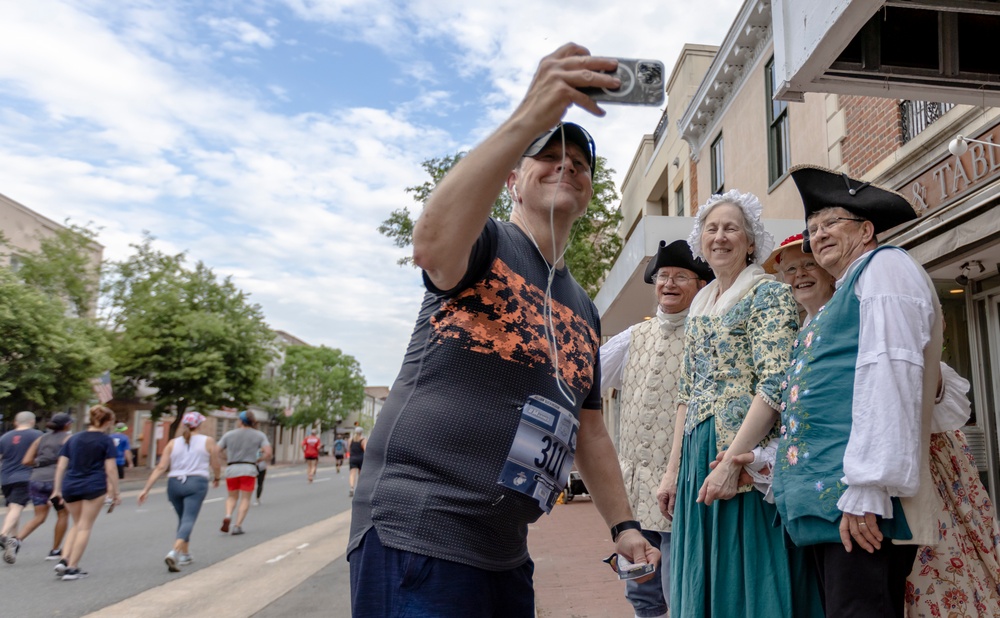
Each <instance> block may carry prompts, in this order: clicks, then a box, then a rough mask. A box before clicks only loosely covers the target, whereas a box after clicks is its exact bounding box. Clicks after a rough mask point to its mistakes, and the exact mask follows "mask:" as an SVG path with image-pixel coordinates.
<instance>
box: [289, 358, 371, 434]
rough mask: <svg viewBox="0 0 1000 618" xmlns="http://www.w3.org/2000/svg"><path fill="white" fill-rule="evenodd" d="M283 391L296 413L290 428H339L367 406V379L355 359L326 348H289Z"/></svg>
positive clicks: (292, 417) (293, 415)
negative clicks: (353, 414) (294, 426)
mask: <svg viewBox="0 0 1000 618" xmlns="http://www.w3.org/2000/svg"><path fill="white" fill-rule="evenodd" d="M279 384H280V391H281V393H282V394H283V395H285V396H286V397H287V398H288V401H289V404H290V407H291V408H292V409H293V410H294V413H293V414H292V416H291V418H290V419H289V424H292V425H313V424H315V423H317V422H318V423H320V424H321V425H322V426H323V427H331V426H335V425H336V424H337V423H339V422H340V421H341V420H343V419H344V418H346V417H347V415H348V414H349V413H351V412H352V411H354V410H357V409H359V408H360V407H361V405H362V403H363V402H364V395H365V378H364V376H363V375H362V373H361V365H360V364H359V363H358V361H357V360H355V359H354V357H353V356H350V355H348V354H344V353H343V352H341V351H340V350H337V349H334V348H328V347H326V346H320V347H311V346H301V345H296V346H289V347H288V348H286V350H285V362H284V363H283V364H282V366H281V377H280V378H279Z"/></svg>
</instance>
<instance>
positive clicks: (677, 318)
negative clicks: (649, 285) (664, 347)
mask: <svg viewBox="0 0 1000 618" xmlns="http://www.w3.org/2000/svg"><path fill="white" fill-rule="evenodd" d="M688 311H689V309H684V310H683V311H679V312H677V313H664V312H663V309H660V308H659V307H657V308H656V319H657V320H659V321H660V328H667V329H669V330H673V329H675V328H677V327H678V326H684V320H686V319H687V316H688Z"/></svg>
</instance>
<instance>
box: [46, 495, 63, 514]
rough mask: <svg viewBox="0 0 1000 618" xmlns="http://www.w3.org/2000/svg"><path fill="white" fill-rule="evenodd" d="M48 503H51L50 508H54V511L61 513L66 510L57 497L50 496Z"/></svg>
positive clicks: (60, 499)
mask: <svg viewBox="0 0 1000 618" xmlns="http://www.w3.org/2000/svg"><path fill="white" fill-rule="evenodd" d="M49 502H51V503H52V508H54V509H55V510H56V511H61V510H63V509H64V508H66V505H65V504H63V501H62V498H60V497H59V496H52V497H51V498H49Z"/></svg>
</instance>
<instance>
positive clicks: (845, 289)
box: [774, 245, 911, 546]
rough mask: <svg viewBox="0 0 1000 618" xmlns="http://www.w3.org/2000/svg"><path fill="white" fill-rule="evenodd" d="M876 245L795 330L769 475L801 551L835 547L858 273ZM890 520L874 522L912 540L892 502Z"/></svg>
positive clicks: (857, 326) (848, 421) (857, 314)
mask: <svg viewBox="0 0 1000 618" xmlns="http://www.w3.org/2000/svg"><path fill="white" fill-rule="evenodd" d="M889 248H894V247H890V246H888V245H887V246H885V247H879V248H878V249H876V250H875V251H873V252H872V253H871V255H869V256H868V258H867V259H866V260H865V261H864V262H862V263H861V264H860V265H859V266H858V268H856V269H855V270H854V272H853V273H851V275H850V276H849V277H848V278H847V280H846V281H845V282H844V284H843V285H841V286H840V289H838V290H837V291H836V293H834V295H833V297H832V298H831V299H830V300H829V302H827V303H826V305H824V306H823V307H822V308H821V309H820V310H819V311H818V312H817V313H816V316H815V317H813V319H812V321H810V322H809V323H808V324H807V325H806V326H805V327H804V328H803V329H802V330H801V331H800V332H799V336H798V339H797V340H796V341H795V344H794V345H793V347H792V365H791V368H790V369H789V371H788V376H787V378H786V380H785V381H784V382H783V383H782V385H781V387H782V397H781V429H780V438H779V441H778V455H777V461H776V463H775V470H774V502H775V505H776V506H777V507H778V515H779V516H780V518H781V521H782V524H783V525H784V526H785V529H786V530H787V532H788V535H789V537H790V538H791V539H792V541H793V542H794V543H795V544H796V545H799V546H805V545H814V544H817V543H840V542H841V541H840V531H839V526H840V516H841V511H840V509H838V508H837V501H838V500H839V499H840V496H841V495H843V493H844V491H845V490H846V489H847V485H846V484H844V482H843V481H842V480H841V479H842V478H843V476H844V452H845V451H846V450H847V440H848V438H849V437H850V435H851V421H852V411H853V401H854V375H855V366H856V363H857V359H858V334H859V332H860V328H861V303H860V301H859V300H858V297H857V295H856V294H855V293H854V284H855V283H856V281H857V279H858V276H859V275H860V274H861V272H862V271H863V270H864V269H865V268H866V267H867V266H868V263H869V261H871V258H872V256H873V255H875V253H876V252H878V251H881V250H882V249H889ZM892 502H893V518H891V519H880V522H879V527H880V528H881V530H882V533H883V534H884V535H885V536H886V537H888V538H897V539H906V538H910V536H911V535H910V531H909V528H908V527H907V526H906V519H905V517H903V509H902V506H901V505H900V503H899V500H898V499H897V498H893V499H892Z"/></svg>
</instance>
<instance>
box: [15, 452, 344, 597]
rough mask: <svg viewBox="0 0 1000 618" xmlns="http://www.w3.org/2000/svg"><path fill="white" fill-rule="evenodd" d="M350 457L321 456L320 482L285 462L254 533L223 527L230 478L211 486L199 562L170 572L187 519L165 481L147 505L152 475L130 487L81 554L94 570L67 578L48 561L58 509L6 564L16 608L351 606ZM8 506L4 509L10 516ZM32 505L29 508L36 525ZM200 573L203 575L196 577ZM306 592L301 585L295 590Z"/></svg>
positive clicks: (271, 478)
mask: <svg viewBox="0 0 1000 618" xmlns="http://www.w3.org/2000/svg"><path fill="white" fill-rule="evenodd" d="M347 472H348V471H347V466H344V468H343V469H342V471H341V473H340V474H336V473H335V470H334V468H333V467H332V466H329V467H327V466H321V467H320V469H319V472H318V474H317V477H316V481H315V482H314V483H313V484H311V485H310V484H308V483H307V482H306V475H305V467H304V466H302V465H297V466H289V467H274V468H271V470H269V472H268V476H267V478H266V480H265V483H264V492H263V495H262V502H263V503H262V505H261V506H252V507H251V508H250V513H249V514H248V515H247V518H246V521H245V522H244V526H243V528H244V530H245V531H246V534H244V535H242V536H231V535H226V534H223V533H221V532H220V531H219V526H220V524H221V521H222V517H223V515H224V513H225V496H226V491H225V481H223V482H222V483H221V484H220V486H219V488H217V489H210V490H209V494H208V497H207V498H206V499H205V503H204V505H203V507H202V510H201V514H200V515H199V518H198V522H197V524H196V525H195V528H194V533H193V535H192V537H191V555H192V556H193V558H194V563H193V564H192V565H190V566H188V567H185V568H183V569H182V571H181V572H180V573H170V572H168V571H167V567H166V565H165V564H164V561H163V558H164V556H165V555H166V553H167V551H168V550H169V549H170V547H171V545H172V543H173V539H174V532H175V530H176V525H177V517H176V515H175V513H174V510H173V508H172V507H171V505H170V503H169V502H168V501H167V498H166V480H165V479H161V480H160V481H158V482H157V484H156V486H155V487H154V488H153V490H152V491H151V492H150V496H149V498H148V499H147V501H146V504H145V505H143V507H141V508H140V507H138V506H137V504H136V496H137V495H138V494H139V491H140V490H141V488H142V482H140V481H128V482H125V483H123V485H122V489H123V491H122V504H121V505H120V506H118V507H116V508H115V510H114V512H112V513H110V514H107V513H102V514H101V515H100V516H99V517H98V519H97V522H96V523H95V525H94V530H93V533H92V535H91V538H90V543H89V546H88V547H87V551H86V553H85V554H84V556H83V560H82V561H81V563H80V567H81V569H82V570H84V571H87V572H88V573H89V574H90V575H89V577H87V578H86V579H83V580H79V581H67V582H64V581H61V580H59V579H57V578H56V577H55V574H54V572H53V570H52V569H53V567H54V566H55V562H54V561H47V560H45V556H46V554H47V553H48V551H49V549H50V544H51V542H52V530H53V526H54V522H55V516H54V512H50V513H49V517H48V520H47V521H46V522H45V524H43V525H42V526H41V527H40V528H39V529H38V530H36V531H35V532H34V533H33V534H32V535H31V536H30V537H29V538H28V540H27V541H25V543H24V545H23V546H22V547H21V550H20V552H19V553H18V555H17V562H16V564H14V565H8V564H6V563H0V578H2V579H0V581H2V582H3V585H2V589H3V593H4V594H3V612H2V614H3V615H4V616H18V617H21V616H23V617H34V616H39V617H41V616H61V617H62V616H66V617H76V616H88V615H92V616H136V615H140V614H141V615H143V616H145V617H154V616H177V615H185V616H201V615H217V616H218V615H224V616H262V617H264V616H282V615H290V614H295V615H297V616H319V615H322V616H335V617H336V616H349V615H350V599H349V597H348V589H349V587H348V572H347V562H346V560H345V558H344V556H343V553H344V549H345V547H346V544H347V534H348V528H349V525H350V511H349V508H350V498H349V497H348V495H347V493H348V492H347V488H348V482H347V476H348V474H347ZM5 512H6V509H0V516H2V514H4V513H5ZM31 516H32V514H31V509H30V507H29V508H28V509H26V512H25V513H24V514H22V516H21V523H22V525H23V524H24V523H27V521H28V520H29V519H30V517H31ZM192 575H193V576H192ZM293 590H295V591H296V593H295V594H291V595H287V596H286V593H288V592H289V591H293Z"/></svg>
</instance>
